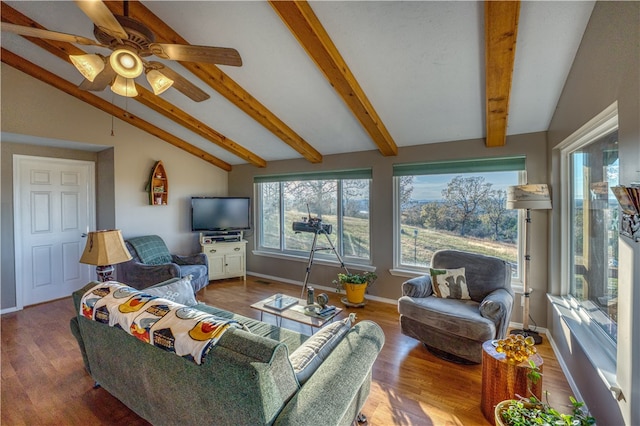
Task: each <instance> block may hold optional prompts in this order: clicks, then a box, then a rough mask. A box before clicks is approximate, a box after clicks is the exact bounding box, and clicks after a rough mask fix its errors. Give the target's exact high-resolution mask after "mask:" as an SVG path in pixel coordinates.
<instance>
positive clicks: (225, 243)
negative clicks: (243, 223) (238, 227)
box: [200, 231, 247, 281]
mask: <svg viewBox="0 0 640 426" xmlns="http://www.w3.org/2000/svg"><path fill="white" fill-rule="evenodd" d="M246 245H247V242H246V241H245V240H243V239H242V231H228V232H211V233H206V232H203V233H200V246H201V247H202V252H203V253H204V254H206V255H207V260H208V261H209V281H212V280H221V279H224V278H235V277H242V279H243V280H245V281H246V280H247V267H246V252H247V248H246Z"/></svg>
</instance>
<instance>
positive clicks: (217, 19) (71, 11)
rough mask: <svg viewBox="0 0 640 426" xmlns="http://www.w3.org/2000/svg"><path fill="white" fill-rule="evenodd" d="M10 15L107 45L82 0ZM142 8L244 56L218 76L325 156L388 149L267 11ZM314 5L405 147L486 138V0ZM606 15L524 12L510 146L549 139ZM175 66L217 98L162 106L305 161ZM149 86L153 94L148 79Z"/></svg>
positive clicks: (224, 6) (10, 40)
mask: <svg viewBox="0 0 640 426" xmlns="http://www.w3.org/2000/svg"><path fill="white" fill-rule="evenodd" d="M6 4H8V5H9V6H11V7H12V8H14V9H16V10H17V11H19V12H20V13H22V14H24V15H26V16H27V17H29V18H31V19H32V20H34V21H36V22H37V23H39V24H40V25H42V26H44V27H45V28H47V29H49V30H53V31H60V32H65V33H71V34H77V35H81V36H84V37H88V38H91V39H95V37H94V35H93V24H92V23H91V21H90V20H89V18H88V17H87V16H86V15H84V14H83V13H82V12H81V11H80V9H78V7H77V6H76V5H75V3H73V2H71V1H51V2H40V1H9V2H6ZM142 4H143V5H144V6H146V7H147V8H148V9H149V10H150V11H151V12H153V14H155V15H156V16H157V17H158V18H160V19H161V20H162V21H164V22H165V23H166V24H168V25H169V26H170V27H171V28H173V29H174V30H175V31H176V32H177V33H178V34H180V35H181V36H182V37H183V38H184V39H186V40H188V42H189V43H191V44H197V45H213V46H224V47H233V48H235V49H237V50H238V52H239V53H240V55H241V57H242V60H243V65H242V67H231V66H223V65H220V66H219V68H220V69H221V70H222V71H223V72H224V73H225V74H226V75H227V76H229V77H230V78H231V79H233V80H234V81H235V82H236V83H238V84H239V85H240V86H241V87H242V88H244V90H246V91H247V92H248V93H249V94H250V95H251V96H253V98H255V99H256V100H257V101H258V102H260V103H261V104H262V105H264V107H266V108H267V109H268V110H270V111H271V112H272V113H273V114H275V116H277V117H278V118H279V119H280V120H282V122H284V123H285V124H286V125H287V126H288V127H290V128H291V129H292V130H293V131H294V132H295V133H297V134H298V135H299V136H300V137H301V138H302V139H303V140H304V141H306V142H307V143H308V144H310V145H311V146H312V147H313V148H315V150H317V151H318V152H319V153H320V154H322V155H330V154H339V153H343V152H353V151H364V150H375V149H377V146H376V144H375V143H374V142H373V141H372V139H371V137H370V136H369V134H368V133H367V132H366V131H365V130H364V129H363V127H362V125H361V123H360V122H359V121H358V120H357V119H356V118H355V117H354V114H353V113H352V112H351V110H350V109H349V108H348V107H347V106H346V104H345V103H344V101H343V100H342V98H341V97H340V96H339V95H338V94H337V93H336V91H335V90H334V89H333V88H332V87H331V85H330V84H329V82H328V81H327V79H326V78H325V77H324V74H323V73H322V72H321V71H320V70H319V69H318V67H317V66H316V64H315V63H314V61H313V60H312V59H311V58H310V57H309V56H308V55H307V52H306V51H305V50H304V48H303V47H302V46H301V45H300V43H299V42H298V40H297V39H296V38H295V37H294V35H292V33H291V32H290V30H289V29H288V27H287V26H286V25H285V24H284V23H283V21H282V20H281V18H280V17H279V16H278V14H277V13H276V12H275V11H274V8H273V7H272V6H271V5H270V4H269V3H268V2H264V1H255V2H254V1H143V2H142ZM309 4H310V5H311V7H312V9H313V12H314V13H315V15H316V16H317V18H318V19H319V21H320V23H321V24H322V26H323V27H324V29H325V30H326V32H327V33H328V35H329V37H330V38H331V40H332V41H333V43H334V44H335V46H336V48H337V49H338V51H339V52H340V54H341V56H342V58H343V59H344V60H345V62H346V63H347V65H348V67H349V68H350V70H351V72H352V73H353V75H354V77H355V79H356V80H357V82H358V83H359V85H360V87H361V88H362V90H363V91H364V92H365V94H366V96H367V97H368V100H369V102H370V103H371V105H372V106H373V108H374V109H375V111H376V112H377V114H378V116H379V117H380V120H381V121H382V122H383V123H384V125H385V126H386V129H387V130H388V132H389V134H390V135H391V137H392V139H393V141H394V142H395V144H396V145H397V146H398V147H404V146H411V145H420V144H429V143H435V142H443V141H452V140H464V139H472V138H484V137H485V136H486V128H485V127H486V125H485V71H484V70H485V62H484V61H485V59H484V53H485V47H484V46H485V41H484V3H483V2H476V1H471V2H466V1H433V2H426V1H407V2H399V1H390V2H385V1H315V2H310V3H309ZM593 4H594V2H591V1H590V2H581V1H566V2H560V1H524V2H522V3H521V7H520V19H519V26H518V34H517V44H516V56H515V65H514V73H513V83H512V89H511V100H510V108H509V114H508V128H507V134H508V135H514V134H523V133H530V132H538V131H545V130H547V128H548V126H549V122H550V119H551V117H552V115H553V112H554V109H555V107H556V104H557V101H558V99H559V97H560V94H561V91H562V88H563V86H564V83H565V80H566V77H567V75H568V73H569V70H570V67H571V64H572V62H573V59H574V56H575V53H576V50H577V48H578V46H579V44H580V41H581V38H582V34H583V32H584V29H585V27H586V24H587V22H588V20H589V17H590V15H591V11H592V9H593ZM1 43H2V47H3V48H4V49H7V50H9V51H11V52H13V53H15V54H17V55H19V56H20V57H22V58H24V59H26V60H28V61H31V62H33V63H35V64H36V65H38V66H40V67H42V68H44V69H46V70H49V71H51V72H53V73H54V74H57V75H59V76H60V77H62V78H64V79H65V80H68V81H69V82H72V83H74V84H79V83H80V82H81V81H82V76H81V75H80V74H79V73H78V72H77V70H76V69H75V68H74V67H73V66H72V65H71V64H69V63H68V62H65V61H64V60H62V59H60V58H58V57H56V56H54V55H52V54H51V53H49V52H47V51H45V50H43V49H42V48H40V47H38V46H36V45H35V44H33V43H31V42H29V41H27V40H26V39H24V38H22V37H20V36H17V35H14V34H10V33H6V32H3V33H2V41H1ZM83 50H86V51H92V52H101V53H107V52H108V51H105V49H101V48H91V47H86V46H83ZM166 63H167V64H168V65H170V66H171V68H173V69H174V70H176V71H178V72H180V73H181V74H182V75H184V76H185V77H187V78H188V79H189V80H190V81H191V82H193V83H194V84H196V85H197V86H198V87H199V88H201V89H202V90H204V91H205V92H206V93H208V94H209V95H210V96H211V97H210V99H208V100H206V101H204V102H200V103H196V102H194V101H192V100H190V99H189V98H187V97H185V96H184V95H182V94H181V93H180V92H178V91H176V90H175V89H169V90H168V91H167V92H165V93H164V94H162V95H160V97H161V98H163V99H165V100H167V101H169V102H170V103H172V104H174V105H175V106H177V107H178V108H180V109H182V110H184V111H185V112H187V113H188V114H190V115H191V116H193V117H195V118H196V119H198V120H200V121H202V122H203V123H205V124H206V125H208V126H209V127H211V128H213V129H215V130H216V131H217V132H219V133H221V134H222V135H224V136H225V137H227V138H229V139H231V140H232V141H234V142H235V143H237V144H239V145H241V146H242V147H244V148H246V149H247V150H249V151H251V152H253V153H254V154H255V155H257V156H259V157H261V158H263V159H264V160H266V161H267V162H268V161H273V160H280V159H291V158H299V157H301V154H300V153H299V152H297V151H296V150H294V149H293V148H292V147H290V146H289V145H287V144H286V143H284V142H283V141H282V140H281V139H280V138H279V137H278V136H276V135H275V134H274V133H273V132H271V131H269V130H267V129H266V128H265V127H264V126H263V125H262V124H260V123H259V122H257V121H256V120H254V119H253V118H251V117H250V116H249V115H248V114H246V113H245V112H243V111H242V110H241V109H239V108H238V107H237V106H235V105H234V104H233V103H231V102H230V101H229V100H227V99H226V98H225V97H223V96H222V95H220V94H219V93H218V92H216V91H215V90H214V89H212V88H211V87H209V86H208V85H207V84H205V83H204V82H202V81H201V80H199V79H198V78H197V77H196V76H195V75H193V74H191V73H190V72H189V71H187V70H186V69H185V68H184V67H182V66H181V65H180V64H178V63H177V62H173V61H166ZM139 84H140V85H141V86H145V87H148V86H147V84H146V81H144V79H143V78H140V81H139ZM95 94H96V95H98V96H100V97H101V98H103V99H104V100H106V101H108V102H112V103H114V104H116V105H118V106H120V107H121V108H126V109H127V111H129V112H131V113H132V114H134V115H136V116H139V117H141V118H143V119H144V120H146V121H148V122H150V123H152V124H154V125H155V126H157V127H158V128H160V129H163V130H166V131H168V132H170V133H171V134H173V135H175V136H177V137H179V138H181V139H183V140H184V141H187V142H188V143H190V144H192V145H194V146H196V147H198V148H200V149H202V150H204V151H206V152H208V153H210V154H211V155H213V156H215V157H217V158H219V159H221V160H222V161H224V162H226V163H228V164H230V165H233V164H242V163H245V162H246V161H245V160H244V159H242V158H239V157H238V156H236V155H234V154H232V153H231V152H229V151H227V150H225V149H223V148H221V147H220V146H217V145H215V144H213V143H211V142H210V141H208V140H206V139H204V138H203V137H201V136H198V135H197V134H195V133H194V132H192V131H190V130H187V129H185V128H184V127H181V126H180V125H178V124H176V123H175V122H173V121H170V120H168V119H167V118H165V117H164V116H162V115H160V114H159V113H157V112H155V111H153V110H151V109H149V108H148V107H146V106H144V105H142V104H141V103H138V102H136V101H134V100H132V99H129V100H128V101H127V100H126V99H125V98H123V97H120V96H113V95H112V93H111V91H110V90H109V89H107V90H105V91H103V92H97V93H95Z"/></svg>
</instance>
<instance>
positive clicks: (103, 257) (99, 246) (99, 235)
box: [80, 229, 131, 282]
mask: <svg viewBox="0 0 640 426" xmlns="http://www.w3.org/2000/svg"><path fill="white" fill-rule="evenodd" d="M127 260H131V254H129V250H127V247H126V246H125V245H124V240H123V239H122V234H121V233H120V230H119V229H110V230H104V231H95V232H89V235H88V237H87V245H86V246H85V248H84V253H82V257H80V263H85V264H87V265H95V266H96V273H97V274H98V281H100V282H105V281H109V280H112V279H113V278H112V274H113V269H114V268H113V265H115V264H118V263H122V262H126V261H127Z"/></svg>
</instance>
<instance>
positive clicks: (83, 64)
mask: <svg viewBox="0 0 640 426" xmlns="http://www.w3.org/2000/svg"><path fill="white" fill-rule="evenodd" d="M69 60H70V61H71V63H72V64H73V66H75V67H76V69H77V70H78V71H79V72H80V74H82V76H83V77H84V78H86V79H87V80H89V81H91V82H93V80H95V78H96V77H97V76H98V74H100V73H101V72H102V70H104V65H105V60H104V57H103V56H100V55H96V54H86V55H69Z"/></svg>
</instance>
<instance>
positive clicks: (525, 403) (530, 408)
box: [495, 396, 596, 426]
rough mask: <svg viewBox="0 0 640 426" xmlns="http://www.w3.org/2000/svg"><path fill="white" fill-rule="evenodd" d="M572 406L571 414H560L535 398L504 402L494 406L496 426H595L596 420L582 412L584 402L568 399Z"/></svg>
mask: <svg viewBox="0 0 640 426" xmlns="http://www.w3.org/2000/svg"><path fill="white" fill-rule="evenodd" d="M569 399H570V401H571V404H572V406H573V412H572V413H571V414H562V413H560V412H559V411H557V410H556V409H554V408H553V407H551V406H550V405H549V403H548V402H542V401H540V400H539V399H538V398H536V397H535V396H532V397H530V398H522V399H520V400H515V399H512V400H506V401H502V402H500V403H499V404H498V405H496V411H495V418H496V426H503V425H504V426H527V425H566V426H574V425H575V426H578V425H579V426H587V425H595V424H596V420H595V419H594V418H593V417H592V416H590V415H589V413H586V412H585V411H584V410H583V408H582V407H583V406H584V402H578V401H577V400H576V399H575V398H574V397H572V396H570V397H569Z"/></svg>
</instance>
